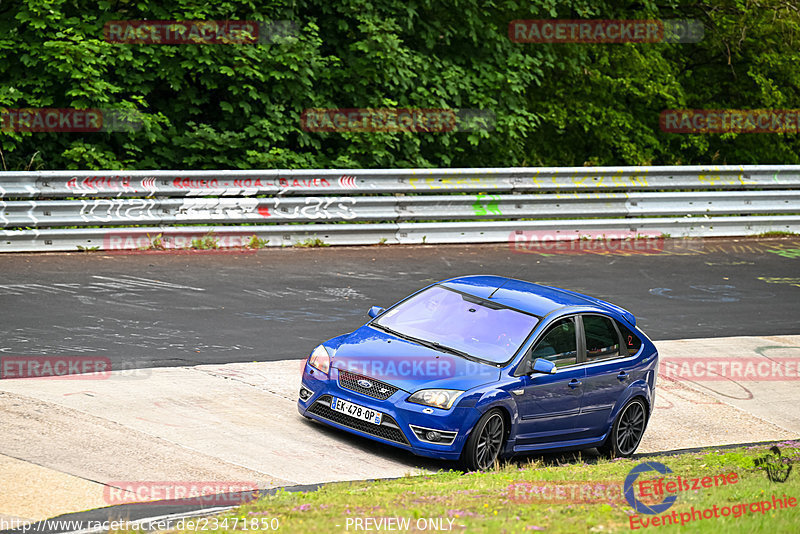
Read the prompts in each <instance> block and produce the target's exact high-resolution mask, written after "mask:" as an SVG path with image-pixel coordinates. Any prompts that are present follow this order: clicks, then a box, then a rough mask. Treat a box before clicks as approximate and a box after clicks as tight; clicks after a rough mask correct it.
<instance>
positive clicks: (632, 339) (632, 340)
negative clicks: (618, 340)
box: [617, 322, 642, 356]
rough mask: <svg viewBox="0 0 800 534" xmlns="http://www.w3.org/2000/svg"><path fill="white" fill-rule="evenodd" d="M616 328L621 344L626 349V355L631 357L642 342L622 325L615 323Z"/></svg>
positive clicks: (637, 350) (640, 346)
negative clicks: (620, 336) (617, 327)
mask: <svg viewBox="0 0 800 534" xmlns="http://www.w3.org/2000/svg"><path fill="white" fill-rule="evenodd" d="M617 326H619V333H620V334H622V342H623V343H624V344H625V346H626V347H628V354H630V355H631V356H633V355H634V354H636V353H637V352H639V349H640V348H642V340H641V339H639V337H638V336H637V335H636V334H634V333H633V331H632V330H631V329H630V328H628V327H627V326H625V325H624V324H622V323H620V322H617Z"/></svg>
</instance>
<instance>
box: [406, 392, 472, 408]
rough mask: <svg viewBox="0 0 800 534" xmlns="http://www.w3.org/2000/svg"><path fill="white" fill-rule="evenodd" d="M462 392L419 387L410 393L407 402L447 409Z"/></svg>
mask: <svg viewBox="0 0 800 534" xmlns="http://www.w3.org/2000/svg"><path fill="white" fill-rule="evenodd" d="M462 393H464V392H463V391H460V390H457V389H421V390H419V391H417V392H416V393H414V394H413V395H411V396H410V397H409V398H408V402H413V403H415V404H424V405H425V406H433V407H434V408H442V409H444V410H449V409H450V407H451V406H453V403H454V402H455V401H456V399H457V398H458V397H459V396H460V395H461V394H462Z"/></svg>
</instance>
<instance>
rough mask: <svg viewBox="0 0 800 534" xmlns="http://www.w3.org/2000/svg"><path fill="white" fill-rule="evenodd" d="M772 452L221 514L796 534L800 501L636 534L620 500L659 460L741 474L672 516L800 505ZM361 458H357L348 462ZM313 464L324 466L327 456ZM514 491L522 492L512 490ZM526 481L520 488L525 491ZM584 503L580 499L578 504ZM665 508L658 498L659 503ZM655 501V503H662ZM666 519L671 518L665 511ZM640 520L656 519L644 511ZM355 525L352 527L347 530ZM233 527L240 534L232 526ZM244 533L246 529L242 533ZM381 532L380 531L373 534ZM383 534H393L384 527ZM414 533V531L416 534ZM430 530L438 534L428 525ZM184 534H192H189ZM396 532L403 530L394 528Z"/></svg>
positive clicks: (475, 527) (461, 527)
mask: <svg viewBox="0 0 800 534" xmlns="http://www.w3.org/2000/svg"><path fill="white" fill-rule="evenodd" d="M780 445H781V450H782V454H783V457H784V458H789V459H790V460H791V461H794V462H796V461H797V460H798V459H800V443H799V442H784V443H782V444H780ZM769 454H770V453H769V450H768V447H767V446H763V445H758V446H754V447H740V448H734V449H724V450H716V449H708V450H704V451H702V452H698V453H686V454H681V455H671V456H667V455H665V456H657V457H647V458H646V459H639V460H628V459H620V460H597V461H595V460H594V459H591V460H589V463H587V462H586V461H583V460H582V459H581V458H580V456H577V457H566V458H560V459H557V460H552V459H547V460H544V459H542V458H541V457H534V459H532V460H529V461H527V462H522V463H519V462H516V463H509V464H506V465H505V466H503V467H500V468H498V469H496V470H494V471H491V472H487V473H466V474H464V473H461V472H456V471H442V472H439V473H437V474H433V475H421V476H406V477H404V478H401V479H397V480H385V481H374V482H353V483H334V484H328V485H325V486H323V487H322V488H321V489H319V490H318V491H315V492H309V493H289V492H286V491H282V490H281V491H279V492H278V493H276V494H275V495H272V496H269V497H265V498H263V499H260V500H257V501H253V502H250V503H247V504H245V505H242V506H240V507H239V508H237V509H235V510H233V511H232V512H231V513H228V514H223V515H221V516H219V521H222V520H223V519H224V518H226V517H228V518H230V519H229V521H231V525H232V521H233V518H239V521H240V522H241V521H243V520H247V521H253V520H254V519H257V520H259V521H264V522H265V523H266V522H267V521H268V520H270V519H273V518H277V520H278V521H279V523H280V530H279V531H280V532H291V533H298V534H302V533H309V534H311V533H313V534H324V533H328V532H368V531H367V530H363V529H362V530H357V529H356V528H355V523H353V522H351V523H350V524H349V525H348V518H350V519H351V520H353V521H354V520H355V518H368V517H369V518H374V519H376V520H379V519H380V518H398V519H401V520H405V519H408V520H410V524H411V525H412V526H414V525H415V524H416V521H417V519H418V518H426V519H427V518H434V519H437V520H443V526H444V527H447V526H448V525H449V523H448V520H450V519H452V520H453V523H452V529H453V530H452V531H455V532H469V533H473V532H477V533H481V532H485V533H493V534H494V533H501V532H535V531H539V530H542V531H544V532H554V533H569V534H573V533H580V532H641V531H647V532H670V533H671V532H703V533H706V532H718V533H726V534H727V533H730V532H741V533H747V534H755V533H762V532H763V533H775V532H797V531H798V525H800V503H798V506H799V507H797V508H789V509H784V510H779V511H774V512H773V511H770V512H767V513H766V514H761V513H758V512H756V513H747V514H744V515H743V516H742V517H739V518H734V517H733V516H730V517H726V518H722V517H721V518H719V519H716V518H711V519H703V520H700V521H696V522H691V523H687V524H686V525H685V526H683V527H681V526H680V525H678V526H663V527H661V526H651V527H649V528H643V529H640V530H631V528H630V523H629V516H630V515H631V514H633V513H634V512H633V509H632V508H631V506H630V505H629V504H628V503H627V502H626V501H625V499H624V497H623V496H622V495H621V489H620V488H621V487H622V484H623V483H624V480H625V477H626V476H627V475H628V473H629V471H630V470H631V469H632V468H633V467H634V466H636V465H638V464H640V463H642V462H643V461H654V462H660V463H663V464H664V465H666V466H667V467H669V468H670V469H672V471H673V473H672V474H670V475H667V480H668V481H669V480H675V478H676V477H677V476H678V475H680V476H681V477H684V478H686V477H690V478H694V477H704V476H711V475H716V474H722V473H729V472H735V473H737V475H738V482H737V483H735V484H731V485H728V486H720V487H711V488H707V489H700V490H695V491H691V490H690V491H685V492H681V493H679V494H678V498H677V502H676V503H675V504H674V505H673V506H672V508H670V509H669V510H668V511H667V512H665V514H671V513H672V511H673V510H674V511H676V512H678V513H679V514H680V512H687V511H689V510H690V508H691V507H692V506H694V508H695V509H704V508H711V507H712V506H713V505H717V506H718V507H720V508H721V507H722V506H733V505H735V504H740V503H741V504H744V503H749V502H751V501H761V500H770V499H771V498H772V495H773V494H774V495H776V496H778V497H780V496H782V495H783V494H786V495H787V496H793V497H795V498H798V499H799V500H800V472H798V471H800V468H797V469H796V470H794V471H792V472H791V474H790V476H789V478H788V480H787V481H786V482H784V483H778V482H772V481H770V480H769V479H768V477H767V476H766V471H765V470H764V469H763V468H761V467H758V466H757V464H756V460H757V459H759V458H763V457H765V456H768V455H769ZM351 460H352V461H358V459H351ZM309 461H316V462H320V463H321V464H322V463H324V462H325V461H326V459H325V456H324V455H322V456H320V457H318V458H309ZM651 478H656V477H655V473H653V472H651V473H648V474H647V475H646V476H645V475H642V477H641V478H640V480H643V479H651ZM580 482H585V483H598V482H604V483H611V484H613V485H614V486H612V488H613V490H612V491H610V492H609V494H610V497H609V494H606V496H605V497H603V498H594V499H573V498H570V497H568V496H565V497H560V498H557V499H551V500H550V501H544V500H542V499H540V498H537V497H535V496H534V497H531V495H532V494H531V493H527V494H526V493H525V492H524V491H520V490H519V489H515V490H512V489H510V488H520V487H524V485H525V484H526V483H529V484H533V485H539V486H547V487H553V488H555V487H557V486H559V485H561V487H566V485H568V484H576V483H580ZM515 484H517V486H513V485H515ZM520 484H521V485H520ZM581 501H582V502H581ZM658 501H660V499H658ZM658 501H656V502H658ZM660 515H664V514H660ZM639 517H640V518H649V519H652V518H653V517H655V516H652V515H644V514H639ZM348 526H349V528H348ZM231 530H233V529H232V528H231ZM239 531H240V532H241V528H240V529H239ZM373 531H377V530H373ZM384 531H386V530H384ZM411 531H412V532H413V531H415V530H414V529H413V528H412V529H411ZM427 531H433V530H431V529H430V528H429V529H428V530H427ZM186 532H192V531H191V530H187V531H186ZM396 532H397V530H396Z"/></svg>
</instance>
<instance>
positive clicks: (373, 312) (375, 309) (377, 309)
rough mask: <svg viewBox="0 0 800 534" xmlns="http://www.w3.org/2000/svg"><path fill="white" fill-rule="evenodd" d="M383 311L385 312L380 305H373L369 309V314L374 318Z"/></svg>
mask: <svg viewBox="0 0 800 534" xmlns="http://www.w3.org/2000/svg"><path fill="white" fill-rule="evenodd" d="M382 313H383V308H381V307H380V306H373V307H371V308H370V309H369V311H368V312H367V315H369V316H370V317H372V318H373V319H374V318H375V317H377V316H379V315H380V314H382Z"/></svg>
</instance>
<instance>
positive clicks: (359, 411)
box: [331, 397, 383, 425]
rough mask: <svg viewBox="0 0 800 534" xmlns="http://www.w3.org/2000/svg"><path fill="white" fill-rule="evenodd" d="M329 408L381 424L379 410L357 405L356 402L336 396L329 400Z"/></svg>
mask: <svg viewBox="0 0 800 534" xmlns="http://www.w3.org/2000/svg"><path fill="white" fill-rule="evenodd" d="M331 410H333V411H335V412H339V413H344V414H347V415H349V416H350V417H355V418H356V419H360V420H362V421H366V422H367V423H372V424H373V425H379V424H381V418H382V417H383V414H382V413H381V412H376V411H375V410H373V409H371V408H367V407H365V406H359V405H358V404H353V403H352V402H347V401H346V400H342V399H337V398H336V397H334V398H333V400H331Z"/></svg>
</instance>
